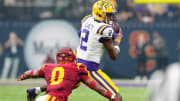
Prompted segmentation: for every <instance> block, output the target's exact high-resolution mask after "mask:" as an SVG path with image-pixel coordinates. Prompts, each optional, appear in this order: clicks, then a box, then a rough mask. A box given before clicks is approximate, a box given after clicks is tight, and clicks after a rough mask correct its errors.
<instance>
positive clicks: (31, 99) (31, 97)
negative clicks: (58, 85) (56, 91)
mask: <svg viewBox="0 0 180 101" xmlns="http://www.w3.org/2000/svg"><path fill="white" fill-rule="evenodd" d="M46 87H47V86H41V87H36V88H29V89H27V99H28V101H35V99H36V96H37V95H38V94H40V93H41V92H44V91H46Z"/></svg>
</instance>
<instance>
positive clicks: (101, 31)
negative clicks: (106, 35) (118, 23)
mask: <svg viewBox="0 0 180 101" xmlns="http://www.w3.org/2000/svg"><path fill="white" fill-rule="evenodd" d="M109 27H112V26H106V27H104V28H103V30H102V31H101V35H102V34H103V31H104V30H105V29H106V28H109Z"/></svg>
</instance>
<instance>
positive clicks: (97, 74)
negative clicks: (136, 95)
mask: <svg viewBox="0 0 180 101" xmlns="http://www.w3.org/2000/svg"><path fill="white" fill-rule="evenodd" d="M95 73H96V74H97V75H98V76H99V77H100V78H101V79H102V80H103V81H104V82H105V83H106V84H107V85H108V86H109V87H110V88H111V89H112V90H113V91H114V92H115V93H116V94H117V92H116V90H115V89H114V88H113V87H112V86H111V85H110V84H109V83H108V82H107V81H106V80H105V79H104V78H103V77H102V76H101V75H100V74H99V73H98V72H97V71H95Z"/></svg>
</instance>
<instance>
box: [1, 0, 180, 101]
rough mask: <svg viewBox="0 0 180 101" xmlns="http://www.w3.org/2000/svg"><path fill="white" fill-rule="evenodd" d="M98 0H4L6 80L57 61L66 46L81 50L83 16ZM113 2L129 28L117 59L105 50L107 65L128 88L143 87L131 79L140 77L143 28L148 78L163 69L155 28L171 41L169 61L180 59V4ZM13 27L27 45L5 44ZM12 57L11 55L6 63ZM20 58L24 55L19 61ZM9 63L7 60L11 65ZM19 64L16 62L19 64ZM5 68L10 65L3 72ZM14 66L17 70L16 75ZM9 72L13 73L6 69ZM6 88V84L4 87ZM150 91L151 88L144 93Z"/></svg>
mask: <svg viewBox="0 0 180 101" xmlns="http://www.w3.org/2000/svg"><path fill="white" fill-rule="evenodd" d="M95 1H96V0H0V77H1V80H0V84H1V85H7V84H10V85H13V83H11V81H9V78H10V80H12V79H15V78H16V77H18V76H20V74H21V73H23V72H24V71H26V70H28V69H39V68H40V66H41V65H42V64H43V63H45V62H47V61H51V60H52V62H53V59H55V53H56V52H57V50H58V49H60V48H61V47H63V46H70V47H72V48H74V49H75V48H76V47H77V46H78V43H79V37H78V31H79V29H80V23H81V19H82V18H83V17H84V16H85V15H88V14H91V9H92V4H93V3H94V2H95ZM111 1H112V2H113V4H114V5H115V6H116V7H117V14H116V15H115V19H116V21H117V22H118V23H119V24H120V26H121V28H122V32H123V39H122V42H121V46H120V48H121V52H120V54H119V58H118V60H117V61H112V60H110V58H109V57H108V55H107V54H104V56H103V59H102V63H101V66H102V70H103V71H104V72H106V73H107V74H108V75H109V76H110V77H111V78H114V79H121V80H122V81H123V83H121V80H120V83H117V84H119V86H126V87H127V89H128V87H129V86H139V85H136V84H134V85H133V83H132V82H133V81H129V80H133V79H134V78H135V76H136V70H137V62H136V61H137V60H136V53H137V51H136V48H135V47H136V39H137V37H138V35H139V34H140V33H143V34H144V36H145V40H146V42H147V43H148V46H147V48H146V56H147V57H148V60H147V62H146V70H147V72H148V74H147V75H148V77H150V76H151V74H152V73H153V72H154V71H156V70H157V68H158V67H157V61H156V60H155V57H156V54H155V52H154V49H153V47H152V40H153V33H154V32H158V33H159V34H160V35H161V37H163V38H164V40H165V43H166V45H167V50H168V63H169V64H170V63H173V62H176V61H178V57H180V44H178V42H180V4H135V3H134V2H133V0H111ZM11 32H15V33H16V35H17V37H18V39H19V40H20V39H21V40H22V43H24V45H21V44H20V47H19V46H18V47H15V52H12V50H13V49H12V48H9V47H7V45H5V43H6V42H7V41H8V39H9V37H10V33H11ZM17 43H18V42H16V44H17ZM20 43H21V42H20ZM15 46H16V45H15ZM11 49H12V50H11ZM105 53H106V52H105ZM7 57H9V58H10V60H7V62H5V61H6V59H7ZM51 57H52V58H51ZM15 58H18V62H17V61H16V59H15ZM13 59H14V60H13ZM5 63H7V64H6V66H5ZM8 64H9V65H8ZM14 64H16V66H13V65H14ZM4 67H9V68H10V69H9V70H8V69H7V70H5V71H3V68H4ZM15 67H17V72H16V70H15V71H14V70H13V68H15ZM12 71H14V74H11V72H12ZM4 72H7V73H8V74H3V73H4ZM3 75H4V76H3ZM6 75H7V76H6ZM6 79H8V82H7V81H6ZM123 79H128V80H123ZM12 81H13V80H12ZM118 81H119V80H118ZM13 82H14V81H13ZM15 84H16V83H15ZM140 86H141V87H145V86H146V84H144V83H142V84H140ZM4 89H5V88H4ZM4 89H3V87H2V86H1V87H0V92H2V91H4ZM137 89H139V88H137ZM144 91H145V89H143V90H142V92H141V93H140V95H141V94H143V92H144ZM127 92H128V91H124V93H126V94H129V95H130V94H131V93H129V92H131V91H130V90H129V92H128V93H127ZM140 95H138V96H140ZM23 96H24V95H23ZM127 96H128V95H127ZM0 98H1V97H0ZM3 98H4V97H3ZM4 99H8V98H4ZM0 100H2V99H0ZM3 101H9V100H3ZM17 101H19V100H17ZM127 101H128V100H127ZM131 101H132V100H131ZM134 101H135V100H134ZM136 101H138V100H136Z"/></svg>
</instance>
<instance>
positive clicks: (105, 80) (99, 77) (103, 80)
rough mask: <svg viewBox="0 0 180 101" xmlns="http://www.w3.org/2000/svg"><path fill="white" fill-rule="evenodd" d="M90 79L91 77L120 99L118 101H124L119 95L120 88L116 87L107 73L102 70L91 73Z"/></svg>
mask: <svg viewBox="0 0 180 101" xmlns="http://www.w3.org/2000/svg"><path fill="white" fill-rule="evenodd" d="M89 77H91V78H92V79H94V80H95V81H96V82H98V83H99V84H100V85H101V86H103V87H104V88H106V89H107V90H109V91H110V92H111V93H112V94H113V95H114V96H116V97H117V98H118V100H117V101H122V96H120V94H119V89H118V87H116V85H115V84H114V83H113V82H112V80H111V79H110V77H109V76H108V75H107V74H106V73H104V72H102V71H101V69H99V70H97V71H90V72H89Z"/></svg>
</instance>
